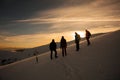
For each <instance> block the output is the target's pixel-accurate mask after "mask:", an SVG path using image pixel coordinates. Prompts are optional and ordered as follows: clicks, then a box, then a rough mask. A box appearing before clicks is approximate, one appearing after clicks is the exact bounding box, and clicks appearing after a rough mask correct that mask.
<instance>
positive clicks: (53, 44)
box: [49, 39, 58, 60]
mask: <svg viewBox="0 0 120 80" xmlns="http://www.w3.org/2000/svg"><path fill="white" fill-rule="evenodd" d="M56 48H57V45H56V42H55V40H54V39H52V42H51V43H50V45H49V49H50V51H51V54H50V58H51V60H52V59H53V57H52V55H53V51H54V52H55V58H57V57H58V56H57V50H56Z"/></svg>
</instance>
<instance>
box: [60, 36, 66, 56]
mask: <svg viewBox="0 0 120 80" xmlns="http://www.w3.org/2000/svg"><path fill="white" fill-rule="evenodd" d="M60 48H61V49H62V56H63V57H64V56H67V51H66V48H67V42H66V39H65V38H64V36H62V38H61V41H60Z"/></svg>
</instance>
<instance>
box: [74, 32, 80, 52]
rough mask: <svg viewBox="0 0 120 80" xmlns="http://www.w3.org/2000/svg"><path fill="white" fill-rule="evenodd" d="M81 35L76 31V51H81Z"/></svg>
mask: <svg viewBox="0 0 120 80" xmlns="http://www.w3.org/2000/svg"><path fill="white" fill-rule="evenodd" d="M80 39H81V38H80V35H79V34H78V33H77V32H75V43H76V51H79V49H80V47H79V42H80Z"/></svg>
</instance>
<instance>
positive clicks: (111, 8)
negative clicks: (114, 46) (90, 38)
mask: <svg viewBox="0 0 120 80" xmlns="http://www.w3.org/2000/svg"><path fill="white" fill-rule="evenodd" d="M0 3H1V7H0V9H1V14H0V48H3V47H4V48H7V47H22V48H24V47H25V48H30V47H36V46H41V45H45V44H49V43H50V42H51V40H52V39H55V41H56V42H60V39H61V36H64V37H65V38H66V40H67V41H71V40H74V35H75V34H74V33H75V32H77V33H78V34H80V36H81V38H84V37H85V29H88V30H90V31H91V33H92V34H97V33H106V32H111V31H115V30H120V15H119V14H120V7H119V5H120V1H119V0H53V1H50V0H45V1H44V0H43V1H41V0H29V1H26V0H19V1H18V0H12V1H9V0H2V1H1V2H0ZM46 5H47V6H46ZM61 5H62V6H61ZM23 44H24V45H23Z"/></svg>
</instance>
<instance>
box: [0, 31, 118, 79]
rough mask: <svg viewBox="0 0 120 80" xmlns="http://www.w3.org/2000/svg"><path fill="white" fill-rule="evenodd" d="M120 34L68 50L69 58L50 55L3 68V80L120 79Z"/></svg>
mask: <svg viewBox="0 0 120 80" xmlns="http://www.w3.org/2000/svg"><path fill="white" fill-rule="evenodd" d="M119 35H120V31H116V32H113V33H108V34H105V35H101V36H97V37H95V38H92V39H91V42H92V45H90V46H87V45H86V44H87V43H86V41H82V42H81V49H80V51H79V52H76V51H75V45H74V44H73V45H71V46H69V47H68V48H67V53H68V56H66V57H62V54H61V50H60V49H58V50H57V51H58V56H59V57H58V59H53V60H50V58H49V54H50V52H46V53H44V54H41V55H39V56H38V58H39V62H38V63H36V62H35V57H31V58H27V59H24V60H21V61H18V62H15V63H12V64H8V65H5V66H1V67H0V80H120V42H119V41H120V36H119Z"/></svg>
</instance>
